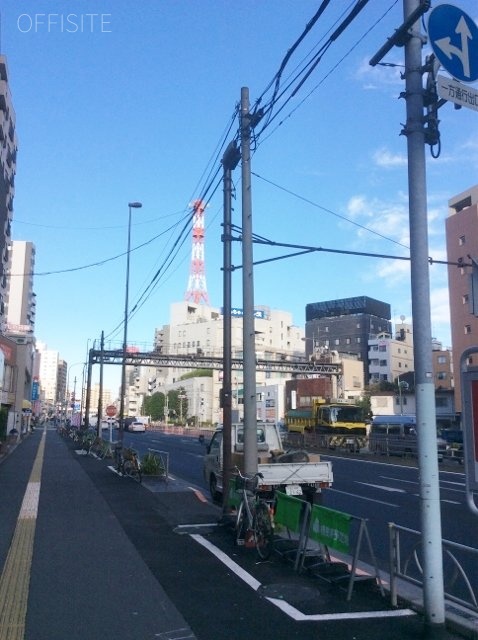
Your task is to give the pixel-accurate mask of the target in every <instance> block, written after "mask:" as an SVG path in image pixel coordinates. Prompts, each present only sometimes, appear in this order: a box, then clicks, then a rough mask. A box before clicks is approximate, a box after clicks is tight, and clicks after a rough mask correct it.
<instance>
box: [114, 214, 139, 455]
mask: <svg viewBox="0 0 478 640" xmlns="http://www.w3.org/2000/svg"><path fill="white" fill-rule="evenodd" d="M142 206H143V205H142V204H141V202H130V203H128V211H129V214H128V246H127V250H126V285H125V301H124V333H123V362H122V366H121V396H120V410H119V444H120V447H122V446H123V435H124V397H125V393H126V348H127V341H128V295H129V254H130V248H131V209H141V207H142Z"/></svg>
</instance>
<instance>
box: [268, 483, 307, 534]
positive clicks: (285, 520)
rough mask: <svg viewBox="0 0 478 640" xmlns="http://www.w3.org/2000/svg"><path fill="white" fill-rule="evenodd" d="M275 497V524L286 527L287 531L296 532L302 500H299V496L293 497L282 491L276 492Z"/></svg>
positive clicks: (298, 525) (298, 526)
mask: <svg viewBox="0 0 478 640" xmlns="http://www.w3.org/2000/svg"><path fill="white" fill-rule="evenodd" d="M276 498H277V502H276V511H275V514H274V521H275V522H276V524H281V525H283V526H284V527H287V529H289V531H294V532H295V533H296V532H298V531H299V528H300V514H301V511H302V507H303V505H304V502H303V501H302V500H299V498H294V496H288V495H286V494H285V493H282V491H277V492H276Z"/></svg>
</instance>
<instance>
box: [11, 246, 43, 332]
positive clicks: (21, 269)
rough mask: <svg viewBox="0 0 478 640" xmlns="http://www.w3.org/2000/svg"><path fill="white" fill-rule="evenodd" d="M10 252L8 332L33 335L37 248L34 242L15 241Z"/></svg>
mask: <svg viewBox="0 0 478 640" xmlns="http://www.w3.org/2000/svg"><path fill="white" fill-rule="evenodd" d="M8 251H9V264H10V266H9V279H8V285H9V286H8V290H7V291H8V292H7V307H6V316H7V332H9V331H12V332H24V333H27V334H33V333H34V329H35V313H36V299H35V293H34V292H33V272H34V269H35V246H34V244H33V243H32V242H24V241H19V240H14V241H13V242H11V243H10V245H9V246H8Z"/></svg>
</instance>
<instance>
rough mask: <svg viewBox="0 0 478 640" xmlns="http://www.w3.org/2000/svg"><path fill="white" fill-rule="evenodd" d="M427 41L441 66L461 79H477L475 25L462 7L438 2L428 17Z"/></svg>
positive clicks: (476, 29)
mask: <svg viewBox="0 0 478 640" xmlns="http://www.w3.org/2000/svg"><path fill="white" fill-rule="evenodd" d="M428 37H429V40H430V45H431V47H432V49H433V51H434V53H435V55H436V57H437V58H438V60H439V61H440V63H441V65H442V66H443V68H444V69H446V70H447V71H448V73H450V74H451V75H452V76H453V77H454V78H456V79H457V80H461V81H462V82H474V81H475V80H476V79H478V27H477V26H476V24H475V22H474V21H473V20H472V19H471V18H470V16H468V15H467V14H466V13H465V12H464V11H462V10H461V9H459V8H458V7H454V6H453V5H451V4H440V5H438V6H437V7H435V8H434V9H432V11H431V13H430V17H429V19H428Z"/></svg>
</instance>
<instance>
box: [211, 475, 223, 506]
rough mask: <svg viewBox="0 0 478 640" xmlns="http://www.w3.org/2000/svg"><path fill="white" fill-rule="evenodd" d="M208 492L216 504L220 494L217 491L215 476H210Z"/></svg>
mask: <svg viewBox="0 0 478 640" xmlns="http://www.w3.org/2000/svg"><path fill="white" fill-rule="evenodd" d="M209 492H210V494H211V498H212V499H213V501H214V502H217V501H218V500H219V499H220V497H221V494H220V493H219V492H218V490H217V479H216V476H215V475H211V477H210V479H209Z"/></svg>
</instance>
